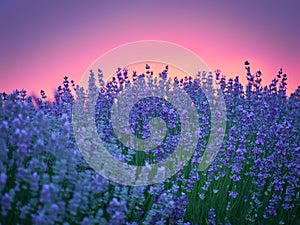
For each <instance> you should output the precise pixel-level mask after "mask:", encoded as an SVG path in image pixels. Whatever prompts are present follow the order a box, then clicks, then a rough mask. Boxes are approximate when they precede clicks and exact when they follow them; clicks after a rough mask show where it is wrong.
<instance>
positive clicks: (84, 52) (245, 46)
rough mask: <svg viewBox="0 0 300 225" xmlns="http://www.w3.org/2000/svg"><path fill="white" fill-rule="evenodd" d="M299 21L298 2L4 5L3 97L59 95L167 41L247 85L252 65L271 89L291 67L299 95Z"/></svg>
mask: <svg viewBox="0 0 300 225" xmlns="http://www.w3.org/2000/svg"><path fill="white" fill-rule="evenodd" d="M299 21H300V1H297V0H286V1H277V0H274V1H264V0H252V1H241V0H227V1H217V0H205V1H203V0H197V1H178V0H172V1H168V0H165V1H162V0H160V1H157V0H152V1H144V0H139V1H135V0H133V1H116V0H110V1H102V0H98V1H96V0H89V1H82V0H81V1H79V0H72V1H71V0H65V1H38V0H28V1H16V0H1V3H0V92H3V91H5V92H11V91H12V90H14V89H22V88H25V89H26V90H27V91H28V92H29V93H39V91H40V90H41V89H43V90H45V91H46V94H47V95H48V96H52V95H53V90H54V89H55V88H57V86H58V85H60V84H61V83H62V81H63V77H64V76H65V75H67V76H69V77H70V79H73V80H74V81H75V83H78V82H79V81H80V79H81V77H82V75H83V73H84V72H85V71H86V69H88V67H89V65H90V64H91V63H92V62H94V60H95V59H97V58H98V57H99V56H101V55H103V54H104V53H105V52H107V51H109V50H111V49H113V48H115V47H117V46H119V45H122V44H126V43H129V42H135V41H141V40H163V41H169V42H173V43H176V44H179V45H181V46H183V47H185V48H188V49H190V50H191V51H193V52H195V53H196V54H197V55H199V56H200V57H201V58H202V59H203V60H204V61H205V62H206V63H207V65H208V66H209V67H210V68H211V69H212V70H215V69H220V70H221V71H222V73H223V74H225V75H226V77H227V78H229V77H235V76H236V75H239V76H240V80H241V81H242V82H244V81H245V69H244V65H243V64H244V61H245V60H248V61H250V63H251V67H252V71H253V72H254V71H256V70H261V71H262V73H263V84H264V85H266V84H268V83H270V81H271V80H272V79H273V78H274V77H275V76H276V74H277V72H278V70H279V69H280V68H283V71H284V73H286V74H287V75H288V93H291V92H293V91H295V89H296V88H297V86H299V85H300V74H298V73H299V72H298V68H297V67H298V64H299V59H300V44H299V40H300V25H299Z"/></svg>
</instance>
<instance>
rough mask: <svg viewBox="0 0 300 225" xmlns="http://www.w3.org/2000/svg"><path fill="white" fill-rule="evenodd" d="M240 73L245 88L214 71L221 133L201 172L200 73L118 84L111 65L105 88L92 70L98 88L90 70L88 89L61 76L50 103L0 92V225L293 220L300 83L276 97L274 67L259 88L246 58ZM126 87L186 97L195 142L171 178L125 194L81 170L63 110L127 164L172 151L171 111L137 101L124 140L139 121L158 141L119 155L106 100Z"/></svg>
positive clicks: (204, 126) (174, 120)
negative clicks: (194, 115)
mask: <svg viewBox="0 0 300 225" xmlns="http://www.w3.org/2000/svg"><path fill="white" fill-rule="evenodd" d="M245 68H246V72H247V79H248V84H247V85H246V87H245V89H244V87H243V85H242V84H241V83H240V82H239V79H238V77H236V78H235V79H229V80H228V81H226V77H225V76H221V74H220V71H216V72H215V76H216V80H217V81H218V85H219V87H220V89H221V90H222V91H223V93H224V96H225V100H226V107H227V118H228V121H227V130H226V137H225V139H224V141H223V145H222V147H221V149H220V152H219V154H218V155H217V158H216V159H215V161H214V162H213V164H212V165H210V167H209V168H208V170H205V171H203V172H200V171H199V170H198V169H197V168H198V165H199V163H200V162H201V157H202V154H203V150H204V148H205V146H206V144H207V138H208V136H209V129H210V112H209V107H208V102H207V99H206V97H205V95H204V94H203V91H201V89H202V90H203V89H210V88H211V87H210V86H211V85H212V82H213V80H214V79H213V74H212V73H206V72H202V73H199V74H198V76H197V77H196V79H192V78H189V77H186V78H184V79H178V78H174V79H173V80H172V79H168V70H167V68H166V70H164V71H163V73H162V74H161V76H160V77H155V76H154V75H153V72H151V71H150V66H149V65H147V66H146V70H147V72H148V73H146V75H144V74H142V75H138V74H133V76H132V77H130V76H129V75H128V71H126V70H125V71H122V70H121V69H120V70H118V71H117V74H116V77H114V78H112V80H111V81H110V82H107V83H105V82H104V81H103V80H102V78H103V76H102V72H101V70H99V71H98V81H96V78H95V75H94V73H93V71H91V76H90V80H89V90H83V89H82V88H80V87H78V86H77V87H76V88H74V87H75V84H74V82H73V81H71V84H72V87H73V90H72V89H71V87H70V85H69V84H70V83H69V80H68V77H65V78H64V81H63V85H62V87H59V88H58V90H57V92H56V93H55V101H54V102H51V103H50V102H47V96H46V93H45V92H43V91H42V92H41V98H37V97H31V96H26V91H25V90H21V91H18V90H16V91H14V92H13V93H11V94H6V93H1V94H0V106H1V107H0V192H1V195H0V202H1V207H0V223H1V224H64V225H67V224H300V218H299V210H300V193H299V177H300V130H299V129H300V120H299V118H300V110H299V107H300V87H299V88H298V89H297V90H296V91H295V92H294V93H292V94H291V96H290V97H288V96H287V95H286V85H287V84H286V80H287V76H286V75H285V74H283V72H282V70H280V71H279V72H278V75H277V76H276V78H274V80H273V81H272V83H271V84H270V85H268V86H266V87H262V85H261V77H262V73H261V72H260V71H258V72H256V73H254V74H252V73H251V70H250V66H249V62H246V63H245ZM138 79H143V80H144V82H145V84H147V85H148V86H149V85H150V86H151V87H154V88H157V89H158V88H161V87H164V88H166V89H167V90H169V91H171V90H172V86H178V87H180V88H182V89H183V90H185V91H186V92H187V93H189V95H190V97H191V99H192V100H193V102H194V104H195V107H196V108H197V112H198V114H199V126H200V130H199V132H200V135H199V137H200V138H199V140H198V143H197V148H196V149H195V153H194V155H193V157H192V159H191V160H190V162H189V163H188V164H187V165H186V166H185V167H184V168H183V169H182V170H181V171H180V172H178V173H177V174H176V175H174V176H173V177H172V178H170V179H168V180H166V181H165V182H164V183H161V184H155V185H151V186H150V185H149V186H145V187H130V186H124V185H120V184H116V183H113V182H111V181H109V180H106V179H105V178H103V177H101V176H100V175H98V174H97V173H96V172H95V171H94V170H93V169H92V168H90V167H89V165H88V164H87V163H86V162H85V160H84V159H83V157H82V155H81V153H80V151H79V150H78V148H77V145H76V142H75V139H74V136H73V132H72V125H71V110H72V105H73V104H74V102H75V101H77V102H81V104H84V105H85V106H86V108H85V109H86V110H89V108H91V107H95V109H96V124H97V130H98V134H99V137H101V138H102V139H103V140H104V141H105V143H106V145H107V148H109V149H108V151H110V152H111V154H113V155H114V156H115V157H116V158H118V159H119V160H121V161H123V162H126V163H129V164H132V165H147V164H151V163H155V162H160V161H163V160H164V159H166V158H167V157H168V156H169V155H170V154H171V153H172V152H173V151H174V148H175V147H176V145H177V141H178V136H179V135H180V129H181V122H180V118H179V116H178V113H177V112H176V109H175V108H174V107H173V106H172V105H171V104H168V102H167V101H165V100H163V99H155V98H153V99H145V101H141V102H139V104H137V105H135V108H134V109H132V114H131V119H130V123H131V125H132V132H133V133H134V134H135V135H136V136H138V137H140V138H146V137H147V136H149V134H150V133H149V132H150V130H149V121H150V119H151V118H154V117H157V116H158V117H161V118H163V119H164V120H165V121H166V124H167V128H168V132H167V136H166V138H165V140H164V142H163V143H162V145H161V146H158V147H157V148H155V149H153V151H149V152H137V151H135V150H134V149H130V148H127V147H126V146H124V145H122V144H121V143H120V142H119V141H118V139H117V137H116V135H115V134H114V131H113V128H112V124H111V121H110V109H111V106H112V104H113V102H114V100H115V99H116V96H117V95H118V93H120V92H121V91H122V90H123V89H124V88H126V87H128V86H132V87H135V85H136V80H138ZM97 86H100V87H101V90H102V91H101V92H100V93H98V92H97V90H98V89H97ZM74 92H75V93H76V94H75V96H74V95H73V94H72V93H74ZM95 96H96V97H97V104H96V106H93V105H91V104H90V102H91V100H90V99H91V98H95ZM82 114H83V118H82V120H83V121H84V112H82ZM149 118H150V119H149ZM186 140H187V141H188V137H186ZM160 172H163V171H160ZM158 175H159V174H158V173H157V174H153V177H154V176H158Z"/></svg>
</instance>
